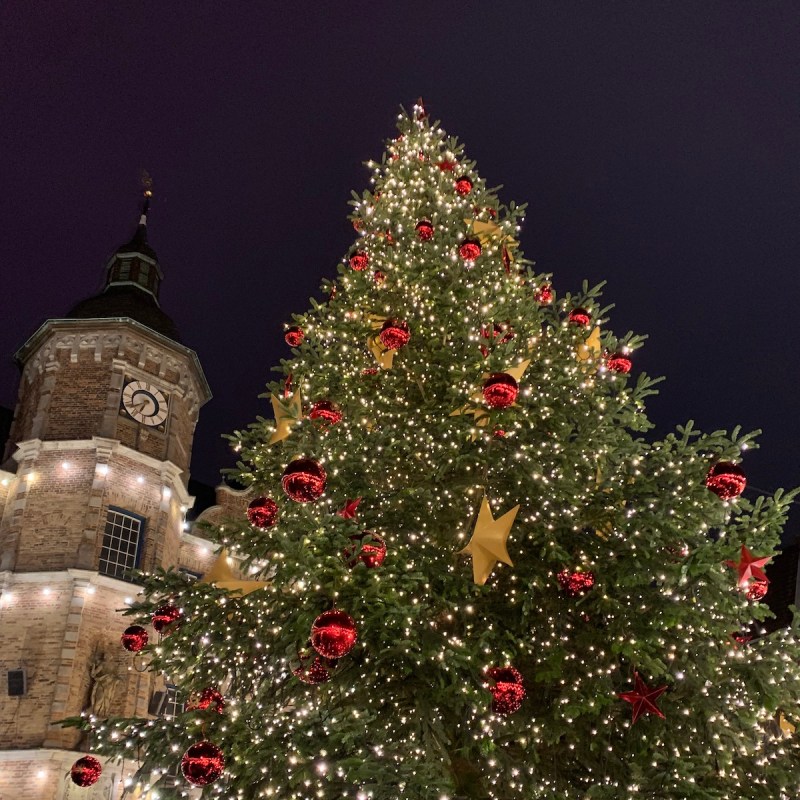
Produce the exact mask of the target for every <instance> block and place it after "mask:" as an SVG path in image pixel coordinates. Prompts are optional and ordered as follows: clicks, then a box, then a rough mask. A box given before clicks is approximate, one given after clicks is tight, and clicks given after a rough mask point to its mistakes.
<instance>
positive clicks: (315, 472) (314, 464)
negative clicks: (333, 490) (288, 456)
mask: <svg viewBox="0 0 800 800" xmlns="http://www.w3.org/2000/svg"><path fill="white" fill-rule="evenodd" d="M327 481H328V475H327V473H326V472H325V469H324V468H323V466H322V464H320V463H319V461H316V460H314V459H313V458H296V459H295V460H294V461H292V462H290V463H289V466H287V467H286V469H285V470H284V471H283V478H282V479H281V486H283V491H284V492H286V494H287V495H288V496H289V497H290V498H291V499H292V500H295V501H297V502H298V503H311V502H313V501H314V500H319V498H320V497H321V496H322V493H323V492H324V491H325V485H326V483H327Z"/></svg>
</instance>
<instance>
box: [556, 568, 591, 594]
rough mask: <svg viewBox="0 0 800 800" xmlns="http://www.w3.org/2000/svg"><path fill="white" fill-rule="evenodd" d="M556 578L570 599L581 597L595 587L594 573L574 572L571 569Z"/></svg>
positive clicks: (563, 570) (565, 570)
mask: <svg viewBox="0 0 800 800" xmlns="http://www.w3.org/2000/svg"><path fill="white" fill-rule="evenodd" d="M556 577H557V578H558V583H559V585H560V586H561V588H562V589H563V590H564V592H565V593H566V594H568V595H569V596H570V597H579V596H580V595H582V594H584V593H585V592H588V591H589V589H591V588H592V586H594V573H593V572H578V571H575V572H573V571H572V570H569V569H562V570H561V572H559V573H558V575H557V576H556Z"/></svg>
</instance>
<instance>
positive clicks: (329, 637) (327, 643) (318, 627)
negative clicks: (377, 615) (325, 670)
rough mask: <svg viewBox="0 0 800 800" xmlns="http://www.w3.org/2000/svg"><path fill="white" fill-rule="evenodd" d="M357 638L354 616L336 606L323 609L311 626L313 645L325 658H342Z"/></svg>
mask: <svg viewBox="0 0 800 800" xmlns="http://www.w3.org/2000/svg"><path fill="white" fill-rule="evenodd" d="M357 638H358V633H357V632H356V623H355V621H354V620H353V618H352V617H351V616H350V615H349V614H345V612H344V611H339V610H338V609H336V608H332V609H331V610H330V611H323V613H322V614H320V615H319V616H318V617H317V618H316V619H315V620H314V624H313V625H312V626H311V646H312V647H313V648H314V649H315V650H316V651H317V652H318V653H319V654H320V655H321V656H324V657H325V658H341V657H342V656H344V655H347V653H349V652H350V650H352V648H353V645H354V644H355V643H356V639H357Z"/></svg>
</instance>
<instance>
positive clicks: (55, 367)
mask: <svg viewBox="0 0 800 800" xmlns="http://www.w3.org/2000/svg"><path fill="white" fill-rule="evenodd" d="M21 352H22V354H23V358H24V360H25V367H24V370H23V376H22V380H21V384H20V392H19V398H20V402H19V406H18V408H17V412H16V415H15V420H14V423H13V426H12V431H11V436H10V439H9V447H8V449H7V452H6V457H7V458H8V457H9V456H12V455H13V457H14V460H15V461H16V462H17V463H16V464H14V463H13V461H11V460H7V461H6V462H5V463H6V465H7V467H9V468H10V469H14V468H16V472H0V590H1V591H0V620H2V625H0V673H4V672H5V671H6V670H8V669H17V668H24V669H25V670H26V672H27V676H28V690H27V693H26V694H25V696H23V697H20V698H10V697H8V695H7V693H6V692H4V691H3V692H0V800H65V798H73V797H75V798H77V797H80V798H82V799H83V800H100V798H103V800H107V798H110V797H115V798H116V797H118V796H119V793H120V790H121V780H122V777H123V773H124V774H125V775H130V774H131V772H132V771H133V770H134V769H135V765H134V764H132V763H130V762H129V763H128V764H127V766H125V767H124V768H123V767H121V766H119V765H113V764H108V765H107V766H106V768H105V769H104V775H103V778H102V779H101V782H100V783H99V784H98V785H97V786H95V787H93V788H92V789H80V788H78V787H75V786H74V785H73V784H72V783H71V781H69V778H68V775H67V773H68V770H69V767H70V765H71V764H72V763H73V762H74V761H75V760H76V759H77V758H79V757H80V755H81V753H82V752H83V751H85V750H86V741H85V737H84V736H83V734H81V733H80V732H76V731H74V730H72V729H63V728H61V727H60V726H59V725H57V724H56V723H57V721H58V720H60V719H63V718H64V717H67V716H74V715H77V714H79V713H80V712H81V711H82V710H84V709H86V708H87V707H88V705H89V703H90V697H91V691H92V686H93V678H92V674H91V670H92V665H93V664H94V663H96V661H97V660H98V658H101V657H102V662H103V665H104V666H103V669H104V671H107V672H108V673H109V674H110V675H112V676H113V677H112V678H111V683H112V684H113V685H114V687H115V693H114V700H113V703H112V705H111V708H110V712H109V713H110V715H112V716H146V715H147V707H148V703H149V701H150V697H151V694H152V691H153V689H154V680H155V678H154V676H152V675H151V674H150V673H148V672H141V671H139V670H138V669H137V668H136V667H137V665H138V661H137V660H136V659H135V658H134V656H133V655H132V654H130V653H128V652H127V651H125V650H124V649H123V648H122V646H121V644H120V641H119V638H120V635H121V632H122V631H123V630H124V628H125V627H127V625H128V624H129V623H130V620H129V618H126V617H123V616H122V614H121V613H120V609H122V608H124V606H125V603H126V597H134V596H135V595H136V593H137V592H138V587H137V586H135V585H134V584H131V583H126V582H123V581H121V580H116V579H113V578H111V577H106V576H102V575H99V574H98V572H97V568H98V562H99V557H100V552H101V549H102V544H103V535H104V531H105V523H106V517H107V514H108V510H109V508H110V507H115V508H119V509H123V510H125V511H129V512H131V513H133V514H136V515H138V516H140V517H143V518H144V520H145V527H144V530H145V539H144V543H143V547H142V550H141V559H140V566H141V567H142V568H144V569H152V568H153V567H155V566H163V567H170V566H176V565H178V564H180V562H181V560H182V559H185V560H186V564H185V566H186V567H187V568H188V569H191V570H192V571H194V572H200V573H203V572H205V571H207V569H208V567H209V565H210V563H211V562H212V561H213V546H212V545H210V544H206V543H203V542H202V541H200V540H198V539H197V538H196V537H191V536H183V537H182V526H183V517H184V514H185V511H186V510H187V508H186V506H187V505H188V502H189V498H188V495H187V493H186V484H187V482H188V466H189V460H190V457H191V449H192V437H193V435H194V427H195V424H196V422H197V418H198V412H199V408H200V406H201V405H202V404H203V403H204V402H205V401H206V400H207V399H208V397H207V387H205V383H204V379H203V378H202V374H201V373H200V372H199V371H198V370H197V368H196V365H195V363H194V361H193V359H192V355H191V354H190V353H189V352H187V351H186V350H184V349H182V348H180V346H178V345H172V344H171V343H169V342H165V341H164V340H163V339H160V338H158V337H157V336H156V335H155V334H152V335H151V334H150V333H149V332H148V331H147V330H146V329H142V328H141V326H136V325H135V324H133V323H130V322H112V321H92V320H67V321H61V320H55V321H50V322H48V323H46V324H45V326H43V328H42V329H40V331H39V332H38V333H37V334H36V335H35V336H34V338H33V339H32V340H31V341H30V342H29V343H28V344H27V345H26V346H25V347H24V348H23V350H22V351H21ZM127 377H130V378H132V379H138V380H145V379H146V380H148V381H151V382H153V383H155V384H156V385H157V386H158V387H159V388H160V389H161V390H162V391H163V392H164V393H165V395H167V396H168V398H169V405H170V416H169V418H168V423H167V425H166V427H165V430H164V431H158V430H155V429H152V428H147V427H146V426H142V425H138V424H134V423H133V421H132V420H131V419H130V418H128V417H127V416H126V415H125V414H120V410H119V402H120V393H121V390H122V386H123V384H124V381H125V379H126V378H127ZM0 679H2V680H5V675H4V674H0ZM115 787H116V788H115Z"/></svg>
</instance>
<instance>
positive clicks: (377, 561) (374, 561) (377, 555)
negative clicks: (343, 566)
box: [343, 531, 386, 569]
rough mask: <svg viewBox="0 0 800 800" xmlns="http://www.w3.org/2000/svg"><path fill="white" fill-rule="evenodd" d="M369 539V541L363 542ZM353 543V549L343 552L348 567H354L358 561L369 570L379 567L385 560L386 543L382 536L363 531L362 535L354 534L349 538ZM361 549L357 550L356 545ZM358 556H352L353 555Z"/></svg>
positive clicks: (349, 548)
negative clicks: (359, 545)
mask: <svg viewBox="0 0 800 800" xmlns="http://www.w3.org/2000/svg"><path fill="white" fill-rule="evenodd" d="M367 538H369V541H365V540H366V539H367ZM350 541H351V542H353V544H354V546H353V547H348V548H347V549H346V550H345V551H344V554H343V555H344V559H345V561H346V562H347V565H348V566H349V567H354V566H355V565H356V564H357V563H358V562H359V561H360V562H361V563H362V564H364V565H365V566H366V567H368V568H369V569H373V568H374V567H379V566H380V565H381V564H383V559H384V558H386V541H385V540H384V539H383V537H382V536H378V534H377V533H372V531H364V532H363V533H356V534H353V535H352V536H351V537H350ZM357 543H360V544H361V548H360V549H359V548H358V544H357ZM356 552H357V553H358V555H355V556H354V553H356Z"/></svg>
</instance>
